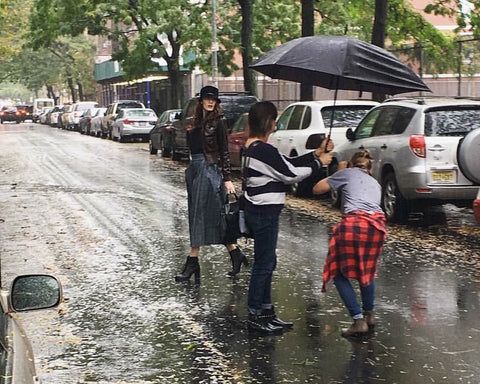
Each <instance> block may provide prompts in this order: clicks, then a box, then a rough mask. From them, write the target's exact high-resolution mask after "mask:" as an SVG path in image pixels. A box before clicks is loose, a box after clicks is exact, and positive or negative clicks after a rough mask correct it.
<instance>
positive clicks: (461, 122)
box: [425, 106, 480, 136]
mask: <svg viewBox="0 0 480 384" xmlns="http://www.w3.org/2000/svg"><path fill="white" fill-rule="evenodd" d="M478 128H480V107H471V106H466V107H455V108H448V109H430V110H428V111H426V112H425V135H426V136H465V135H466V134H467V133H469V132H471V131H473V130H475V129H478Z"/></svg>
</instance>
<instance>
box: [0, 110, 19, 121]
mask: <svg viewBox="0 0 480 384" xmlns="http://www.w3.org/2000/svg"><path fill="white" fill-rule="evenodd" d="M6 121H13V122H15V123H17V124H20V123H21V122H22V117H21V115H20V112H19V111H18V110H17V107H15V106H14V105H5V106H3V107H2V109H1V110H0V123H2V124H3V123H4V122H6Z"/></svg>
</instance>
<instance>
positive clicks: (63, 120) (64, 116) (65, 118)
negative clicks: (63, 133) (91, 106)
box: [58, 104, 73, 129]
mask: <svg viewBox="0 0 480 384" xmlns="http://www.w3.org/2000/svg"><path fill="white" fill-rule="evenodd" d="M72 111H73V104H70V105H67V106H65V108H64V109H63V113H61V114H59V117H58V127H59V128H62V129H68V126H69V120H70V113H72Z"/></svg>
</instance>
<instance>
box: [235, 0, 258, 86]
mask: <svg viewBox="0 0 480 384" xmlns="http://www.w3.org/2000/svg"><path fill="white" fill-rule="evenodd" d="M238 3H239V4H240V8H241V13H242V31H241V39H242V42H241V44H242V48H241V50H242V64H243V85H244V87H245V91H246V92H249V93H251V94H252V95H257V84H256V78H255V74H254V73H253V71H252V70H251V69H250V64H251V63H252V29H253V3H254V0H238Z"/></svg>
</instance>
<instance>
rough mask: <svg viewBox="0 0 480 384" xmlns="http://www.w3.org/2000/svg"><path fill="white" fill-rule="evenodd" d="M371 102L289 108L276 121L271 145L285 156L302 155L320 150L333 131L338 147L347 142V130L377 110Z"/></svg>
mask: <svg viewBox="0 0 480 384" xmlns="http://www.w3.org/2000/svg"><path fill="white" fill-rule="evenodd" d="M376 105H378V103H377V102H375V101H369V100H337V101H336V102H335V103H334V101H333V100H318V101H301V102H297V103H293V104H290V105H289V106H288V107H287V108H286V109H285V110H284V111H283V113H282V114H281V115H280V117H279V118H278V119H277V128H276V129H275V132H273V133H272V134H271V135H270V137H269V139H268V142H269V143H270V144H272V145H273V146H274V147H276V148H278V150H279V151H280V153H282V154H284V155H286V156H298V155H303V154H305V153H307V152H310V151H311V150H313V149H315V148H316V147H317V146H318V143H319V142H320V140H321V138H322V137H326V136H327V135H328V134H329V131H330V124H331V121H332V113H334V118H333V124H332V130H331V136H330V138H331V139H332V141H333V143H334V144H335V146H337V145H340V144H342V143H344V142H346V141H347V138H346V136H345V133H346V131H347V129H348V128H355V127H356V126H357V124H358V123H359V122H360V120H361V119H362V118H363V116H365V115H366V113H367V112H368V111H369V110H370V109H371V108H372V107H374V106H376ZM307 144H308V145H307Z"/></svg>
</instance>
